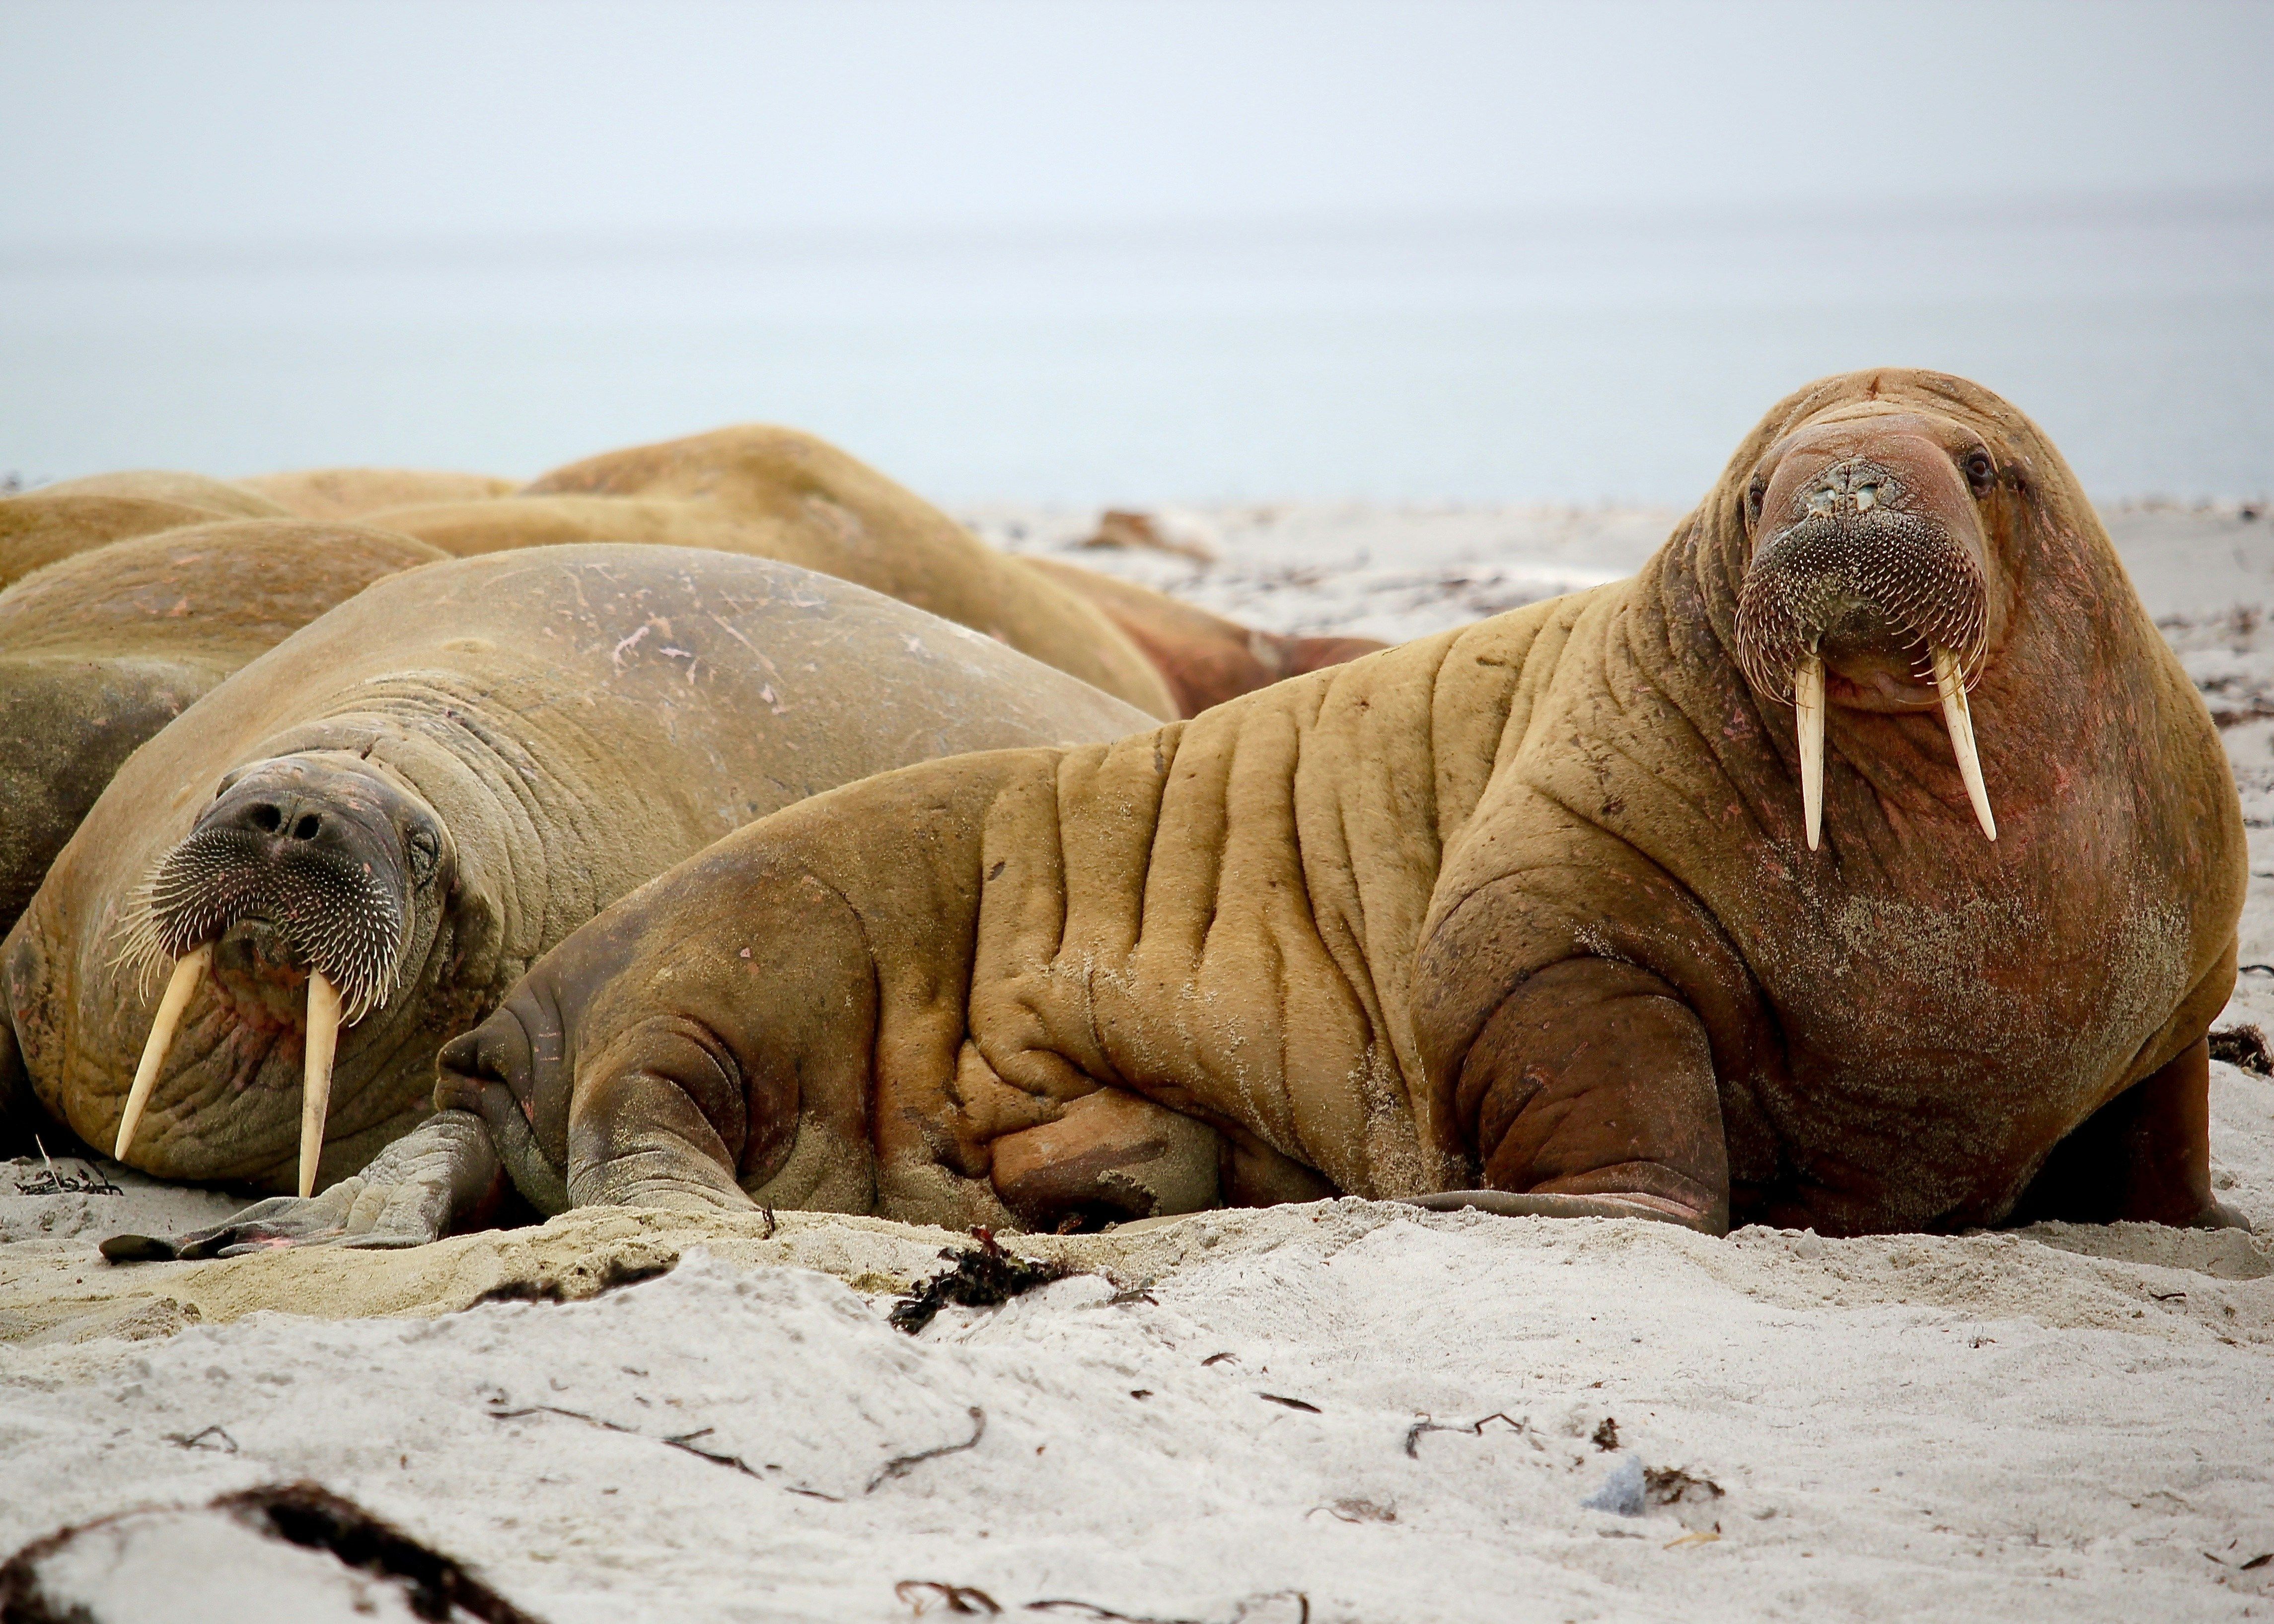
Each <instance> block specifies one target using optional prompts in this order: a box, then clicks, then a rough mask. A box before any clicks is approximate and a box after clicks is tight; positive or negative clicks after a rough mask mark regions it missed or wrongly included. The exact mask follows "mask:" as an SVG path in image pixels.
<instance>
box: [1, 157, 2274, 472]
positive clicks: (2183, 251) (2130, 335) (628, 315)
mask: <svg viewBox="0 0 2274 1624" xmlns="http://www.w3.org/2000/svg"><path fill="white" fill-rule="evenodd" d="M1886 363H1895V364H1908V365H1928V366H1936V367H1941V368H1944V369H1946V370H1949V371H1954V372H1963V373H1966V374H1968V375H1969V376H1971V377H1974V378H1977V379H1979V380H1982V381H1984V382H1985V383H1988V384H1990V385H1992V387H1996V388H1999V389H2000V390H2002V391H2004V392H2005V393H2006V394H2007V395H2010V396H2011V397H2013V398H2014V400H2016V401H2017V402H2020V403H2021V404H2022V406H2023V407H2024V408H2025V409H2026V410H2029V411H2030V412H2032V413H2033V414H2034V415H2036V416H2037V417H2038V418H2039V420H2040V421H2041V422H2043V423H2044V425H2046V426H2047V427H2048V428H2049V429H2050V430H2051V431H2052V434H2053V435H2054V437H2055V439H2056V440H2058V441H2059V443H2060V444H2061V446H2062V447H2063V448H2064V449H2065V450H2066V451H2067V454H2068V455H2069V458H2070V460H2071V462H2074V464H2075V465H2076V467H2077V469H2078V470H2079V472H2080V473H2081V475H2082V477H2083V478H2084V480H2085V483H2086V484H2087V485H2088V486H2089V487H2090V489H2092V490H2093V491H2095V492H2098V493H2101V494H2104V495H2145V494H2165V495H2172V496H2178V497H2182V498H2195V497H2212V496H2219V497H2256V496H2262V495H2264V494H2265V493H2267V492H2270V491H2274V201H2265V200H2261V201H2257V202H2243V203H2229V204H2225V205H2211V204H2200V205H2173V206H2172V207H2165V208H2154V209H2151V208H2141V207H2133V208H2126V209H2118V208H2113V207H2112V208H2107V209H2101V210H2072V211H2066V212H2059V211H2055V212H2048V211H2044V210H2029V209H2025V208H2022V207H2015V208H2014V209H2010V210H1997V209H1976V210H1971V211H1968V212H1962V213H1953V214H1950V215H1949V216H1947V217H1944V218H1934V217H1931V216H1926V217H1922V216H1921V215H1920V214H1918V213H1917V212H1916V211H1911V212H1909V213H1907V214H1904V215H1903V216H1902V217H1901V219H1900V220H1899V221H1896V222H1879V221H1876V220H1871V219H1867V218H1864V217H1863V216H1860V215H1856V216H1849V217H1838V218H1834V217H1826V218H1821V219H1812V220H1811V219H1796V218H1794V217H1792V216H1790V215H1789V214H1775V215H1768V214H1765V216H1764V218H1763V219H1762V220H1760V221H1748V220H1743V219H1704V218H1700V219H1694V220H1688V221H1682V220H1675V221H1667V220H1653V221H1619V220H1604V219H1595V220H1585V219H1570V220H1561V221H1529V222H1525V221H1509V222H1467V223H1457V224H1448V223H1445V222H1396V221H1382V222H1369V223H1359V224H1347V223H1346V224H1342V225H1337V226H1323V225H1321V226H1316V227H1308V228H1299V227H1277V228H1270V229H1265V228H1261V227H1254V226H1226V227H1224V228H1221V229H1210V230H1203V229H1190V228H1187V229H1178V230H1175V231H1162V232H1137V231H1132V232H1129V233H1126V234H1121V235H1117V236H1090V237H1065V236H1058V237H1037V236H1020V235H1016V234H1005V235H1001V236H987V235H984V234H980V233H974V234H972V235H970V236H968V237H955V238H948V237H928V238H922V239H900V238H891V239H887V238H871V239H862V238H851V237H847V238H837V239H830V240H813V241H802V242H764V241H751V242H724V241H722V242H699V241H698V242H674V243H650V244H606V243H558V244H544V243H523V244H479V243H477V244H431V245H411V246H392V247H388V248H385V249H372V250H361V251H359V250H355V249H351V248H347V247H333V248H328V249H307V248H303V249H299V250H295V251H292V252H282V251H280V252H270V253H261V252H252V251H222V250H217V249H214V248H210V247H184V248H180V249H173V250H157V249H150V250H144V251H139V252H124V251H109V252H76V253H68V254H66V253H57V252H44V253H42V252H32V251H26V250H12V251H11V250H5V249H0V473H4V472H11V471H12V472H14V473H16V474H18V475H19V476H21V477H26V478H59V477H69V476H72V475H75V474H80V473H87V472H92V471H94V470H102V469H107V468H117V467H127V466H162V467H182V468H193V469H199V470H207V471H210V472H215V473H221V474H232V473H250V472H256V471H260V470H267V469H275V468H284V467H294V466H306V465H310V464H320V463H330V462H397V463H409V464H422V465H429V466H450V467H465V468H476V469H481V470H489V471H495V472H501V473H506V474H515V475H526V474H532V473H535V472H536V471H538V470H541V469H543V468H546V467H547V466H550V465H552V464H554V463H557V462H564V461H567V460H569V459H570V458H573V457H576V456H579V455H585V454H587V453H590V452H592V451H596V450H600V449H604V448H606V447H613V446H618V445H623V444H629V443H632V442H636V441H638V440H653V439H659V438H663V437H666V436H669V435H673V434H678V433H683V432H691V431H694V430H697V429H701V428H705V427H710V426H713V425H718V424H721V423H726V422H731V421H734V420H737V419H749V418H765V419H772V420H776V421H782V422H789V423H795V424H799V425H805V426H807V427H810V428H813V429H815V430H817V431H818V432H821V433H824V434H825V435H828V436H829V437H831V438H832V439H834V440H838V441H840V443H842V444H844V445H845V446H847V447H848V448H851V449H853V450H855V452H857V453H859V454H860V455H863V456H865V457H867V458H869V459H870V460H871V461H873V462H877V463H879V464H881V465H882V466H883V467H885V469H887V470H890V471H891V472H892V473H893V474H895V475H896V476H898V477H900V478H901V479H903V480H905V481H906V482H907V483H908V484H910V485H915V486H916V487H917V488H918V489H921V490H922V491H924V492H927V493H929V494H930V495H933V496H935V497H937V498H939V499H942V500H950V501H955V500H975V499H982V498H988V497H1006V498H1018V499H1028V500H1062V501H1077V502H1079V501H1109V500H1140V501H1157V500H1224V499H1238V498H1247V497H1254V498H1271V497H1299V498H1337V497H1366V498H1374V499H1377V500H1403V501H1413V500H1439V499H1442V500H1454V501H1486V500H1510V499H1514V500H1562V501H1579V502H1587V501H1594V500H1607V499H1609V500H1629V501H1647V502H1664V503H1683V502H1686V501H1688V500H1691V499H1693V498H1694V497H1695V496H1696V495H1697V494H1698V492H1699V491H1700V490H1702V489H1703V487H1704V486H1705V485H1706V484H1707V483H1708V482H1709V481H1710V480H1711V479H1712V478H1713V477H1714V475H1715V474H1716V472H1717V471H1718V470H1719V469H1720V466H1721V462H1722V460H1723V459H1724V458H1725V457H1726V456H1727V455H1728V452H1729V450H1730V449H1731V447H1733V446H1734V445H1735V443H1736V440H1737V438H1738V437H1739V435H1740V434H1742V433H1743V431H1744V430H1745V429H1746V428H1747V427H1748V426H1749V425H1751V423H1752V421H1753V420H1754V419H1755V418H1756V417H1758V415H1759V414H1760V412H1761V411H1762V410H1764V409H1765V408H1766V406H1768V405H1769V404H1770V403H1771V402H1773V400H1775V399H1776V398H1777V397H1778V396H1779V395H1781V394H1783V393H1784V392H1786V391H1787V390H1788V389H1790V388H1792V387H1795V386H1796V385H1798V384H1800V383H1802V382H1804V381H1805V380H1808V379H1810V378H1812V377H1815V376H1818V375H1819V374H1821V373H1824V372H1832V371H1836V370H1840V369H1843V368H1847V367H1851V366H1861V365H1878V364H1886Z"/></svg>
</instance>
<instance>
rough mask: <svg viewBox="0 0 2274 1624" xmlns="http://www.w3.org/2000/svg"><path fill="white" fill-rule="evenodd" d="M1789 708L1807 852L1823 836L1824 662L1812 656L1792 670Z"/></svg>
mask: <svg viewBox="0 0 2274 1624" xmlns="http://www.w3.org/2000/svg"><path fill="white" fill-rule="evenodd" d="M1792 708H1793V710H1794V711H1796V713H1797V720H1798V722H1799V726H1800V806H1801V810H1802V812H1803V814H1804V815H1805V816H1806V817H1807V819H1808V849H1809V850H1810V851H1811V852H1812V851H1814V850H1815V849H1816V848H1817V846H1818V842H1819V841H1820V839H1821V838H1822V837H1823V833H1824V660H1823V657H1822V656H1820V655H1818V654H1816V653H1814V652H1810V653H1807V654H1803V655H1802V656H1801V657H1800V664H1799V665H1796V666H1794V667H1793V668H1792Z"/></svg>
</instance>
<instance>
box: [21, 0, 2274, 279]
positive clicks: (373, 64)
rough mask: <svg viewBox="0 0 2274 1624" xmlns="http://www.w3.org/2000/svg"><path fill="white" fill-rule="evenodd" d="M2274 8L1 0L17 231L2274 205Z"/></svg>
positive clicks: (317, 235) (110, 233)
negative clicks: (2040, 202)
mask: <svg viewBox="0 0 2274 1624" xmlns="http://www.w3.org/2000/svg"><path fill="white" fill-rule="evenodd" d="M2270 84H2274V4H2263V3H2255V0H2242V3H2239V4H2233V3H2231V4H2190V3H2187V0H2157V3H2155V4H2105V3H2095V0H2011V3H2007V4H1997V3H1995V0H1992V3H1987V4H1985V3H1983V0H1975V3H1973V4H1939V3H1934V0H1908V3H1906V4H1829V3H1828V0H1811V3H1809V4H1766V3H1749V0H1732V3H1729V4H1675V3H1673V0H1666V3H1662V4H1555V5H1543V4H1431V3H1429V0H1398V3H1397V4H1333V3H1332V0H1298V3H1295V4H1274V3H1259V4H1247V3H1243V0H1204V3H1201V4H1190V3H1179V0H1136V3H1133V4H1121V3H1115V0H954V3H953V4H950V3H947V0H935V3H931V4H910V3H907V0H832V3H829V4H819V3H816V4H708V3H695V0H684V3H679V4H674V3H671V0H643V3H642V4H610V3H605V0H443V3H439V4H438V3H435V0H382V3H380V4H349V3H338V0H265V3H264V0H61V3H58V4H49V3H48V0H0V245H6V246H11V247H14V248H16V249H18V250H19V251H20V250H22V249H25V248H35V247H39V246H45V245H61V244H75V245H91V244H122V243H130V242H133V241H165V240H174V241H179V240H182V239H184V238H198V239H205V240H208V241H213V242H218V243H224V244H227V243H252V242H265V241H277V240H299V241H306V240H311V239H319V240H321V239H330V240H339V239H371V238H380V239H430V240H431V239H435V238H443V239H465V238H469V237H481V238H496V237H532V236H538V237H580V238H608V237H622V236H625V235H628V234H636V233H643V232H654V231H659V230H660V231H666V232H689V233H705V234H707V233H726V234H734V233H752V232H756V233H773V232H782V231H793V232H794V231H796V230H800V229H810V228H814V227H833V228H851V229H861V230H867V229H886V230H891V229H904V228H918V227H928V226H933V225H937V224H940V223H950V222H960V223H969V224H973V225H976V226H983V227H988V228H994V227H1004V226H1013V227H1015V226H1035V227H1050V226H1057V225H1063V224H1071V223H1084V222H1098V223H1111V224H1128V223H1133V222H1169V221H1176V220H1193V221H1195V222H1205V221H1220V220H1224V219H1226V218H1254V217H1257V216H1261V215H1311V214H1326V215H1352V214H1376V213H1382V212H1398V213H1416V214H1480V213H1494V212H1500V211H1510V210H1524V209H1527V208H1537V207H1556V208H1561V207H1573V206H1577V207H1603V208H1607V209H1614V210H1627V209H1632V208H1637V207H1641V208H1650V207H1659V206H1668V205H1671V206H1676V207H1691V208H1704V209H1710V210H1726V209H1732V208H1734V209H1747V208H1751V209H1771V208H1777V207H1792V206H1795V205H1798V206H1803V207H1811V208H1814V207H1830V208H1834V209H1836V210H1837V211H1839V212H1841V213H1850V214H1853V213H1868V212H1870V211H1871V210H1875V209H1879V208H1885V209H1886V214H1887V221H1888V224H1889V229H1891V230H1897V231H1900V230H1901V229H1902V225H1903V221H1904V216H1905V210H1906V209H1907V208H1909V207H1918V206H1920V205H1922V204H1924V205H1926V206H1929V207H1931V206H1933V205H1934V204H1935V203H1938V202H1941V201H1948V200H1966V199H2008V198H2014V197H2021V198H2039V199H2070V198H2079V197H2090V196H2096V195H2101V194H2106V193H2111V192H2118V193H2132V194H2141V193H2147V194H2157V193H2168V192H2174V191H2187V192H2235V191H2265V190H2268V189H2274V94H2270V93H2269V86H2270Z"/></svg>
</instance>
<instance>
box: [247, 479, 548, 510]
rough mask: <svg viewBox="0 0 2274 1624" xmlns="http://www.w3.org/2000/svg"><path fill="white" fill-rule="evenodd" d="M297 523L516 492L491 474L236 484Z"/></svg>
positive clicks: (291, 480)
mask: <svg viewBox="0 0 2274 1624" xmlns="http://www.w3.org/2000/svg"><path fill="white" fill-rule="evenodd" d="M233 483H235V484H236V485H237V486H238V487H239V488H240V489H243V490H247V491H251V492H253V493H254V494H255V495H257V496H261V497H265V498H267V500H269V501H272V502H275V504H277V506H279V507H281V508H284V509H286V510H287V511H288V512H290V513H293V514H297V515H298V516H300V517H301V518H303V519H359V518H361V517H363V516H364V515H365V514H370V513H377V512H379V511H380V509H381V508H407V507H411V506H413V505H415V504H418V503H422V502H470V501H478V500H482V499H484V498H486V497H492V496H510V495H511V494H512V493H513V492H515V491H516V490H517V489H518V488H519V487H518V486H517V485H516V484H515V482H514V481H512V480H510V479H501V478H499V477H496V476H495V475H493V474H459V473H448V472H436V471H433V470H427V469H423V468H302V469H296V470H293V471H291V472H290V473H283V474H255V475H253V476H252V477H250V478H247V479H239V480H236V481H234V482H233Z"/></svg>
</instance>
